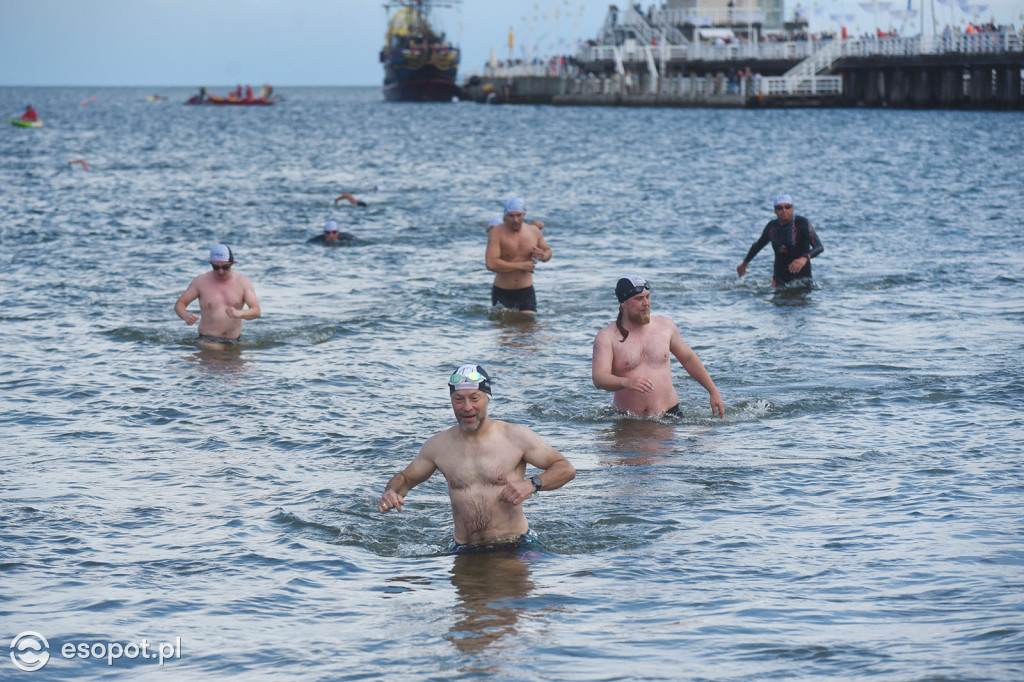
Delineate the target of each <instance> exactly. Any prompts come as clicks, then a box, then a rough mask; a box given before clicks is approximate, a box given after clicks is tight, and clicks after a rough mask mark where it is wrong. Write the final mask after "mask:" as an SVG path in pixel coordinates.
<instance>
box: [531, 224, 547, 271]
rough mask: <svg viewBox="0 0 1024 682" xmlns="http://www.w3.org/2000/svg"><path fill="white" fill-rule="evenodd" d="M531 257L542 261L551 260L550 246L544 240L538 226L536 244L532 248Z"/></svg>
mask: <svg viewBox="0 0 1024 682" xmlns="http://www.w3.org/2000/svg"><path fill="white" fill-rule="evenodd" d="M533 257H534V258H536V259H537V260H539V261H541V262H543V263H547V262H548V261H549V260H551V247H550V246H548V243H547V242H546V241H544V235H542V234H540V228H537V246H535V247H534V248H533Z"/></svg>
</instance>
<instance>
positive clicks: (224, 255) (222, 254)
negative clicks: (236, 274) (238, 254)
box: [209, 244, 235, 263]
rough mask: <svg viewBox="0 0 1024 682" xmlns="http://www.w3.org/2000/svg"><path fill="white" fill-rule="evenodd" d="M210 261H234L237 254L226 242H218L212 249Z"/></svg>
mask: <svg viewBox="0 0 1024 682" xmlns="http://www.w3.org/2000/svg"><path fill="white" fill-rule="evenodd" d="M209 261H210V262H211V263H234V262H235V254H233V253H231V249H229V248H228V247H227V246H225V245H224V244H217V245H216V246H214V247H213V248H212V249H210V258H209Z"/></svg>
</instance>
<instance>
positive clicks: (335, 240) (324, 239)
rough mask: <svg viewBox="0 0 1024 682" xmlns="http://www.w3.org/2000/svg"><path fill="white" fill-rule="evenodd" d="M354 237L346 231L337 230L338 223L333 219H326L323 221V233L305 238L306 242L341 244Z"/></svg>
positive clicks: (327, 244)
mask: <svg viewBox="0 0 1024 682" xmlns="http://www.w3.org/2000/svg"><path fill="white" fill-rule="evenodd" d="M353 239H355V237H353V236H352V235H350V234H349V233H348V232H339V231H338V223H336V222H334V221H333V220H328V221H327V222H326V223H324V232H323V234H318V235H317V236H315V237H310V238H309V239H307V240H306V243H307V244H323V245H324V246H341V245H342V244H350V243H351V242H352V240H353Z"/></svg>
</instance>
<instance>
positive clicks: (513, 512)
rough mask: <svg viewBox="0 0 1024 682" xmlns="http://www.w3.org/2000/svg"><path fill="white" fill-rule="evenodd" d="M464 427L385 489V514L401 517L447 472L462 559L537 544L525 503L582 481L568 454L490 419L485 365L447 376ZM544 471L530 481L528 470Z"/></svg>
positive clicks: (436, 440)
mask: <svg viewBox="0 0 1024 682" xmlns="http://www.w3.org/2000/svg"><path fill="white" fill-rule="evenodd" d="M448 393H449V395H450V399H451V405H452V410H454V412H455V419H456V420H457V421H458V425H457V426H452V427H450V428H449V429H447V430H445V431H442V432H441V433H438V434H436V435H434V436H432V437H431V438H430V439H428V440H427V442H426V443H424V444H423V447H422V448H420V452H419V454H418V455H417V456H416V458H415V459H414V460H413V461H412V463H411V464H409V466H407V467H406V468H405V469H404V470H403V471H402V472H401V473H398V474H396V475H395V476H394V477H393V478H392V479H391V480H390V481H388V484H387V486H386V487H385V488H384V494H383V495H381V498H380V501H379V502H378V503H377V510H378V511H379V512H381V513H382V514H385V513H387V512H388V511H390V510H392V509H397V510H398V511H402V505H404V504H405V497H406V495H407V494H408V493H409V491H410V490H412V489H413V488H414V487H415V486H417V485H419V484H420V483H423V482H424V481H426V480H427V479H428V478H430V476H431V475H432V474H433V473H434V472H435V471H437V470H440V471H441V473H442V474H443V475H444V477H445V480H446V481H447V482H448V496H449V498H450V501H451V508H452V520H453V521H454V524H455V529H454V544H453V545H452V546H451V547H450V548H449V549H450V550H451V551H453V552H455V553H462V552H472V551H479V550H480V549H482V548H488V549H489V548H491V547H494V548H500V547H507V546H509V545H514V546H518V545H522V544H527V543H529V542H530V539H531V536H529V535H528V534H527V533H528V531H529V530H530V524H529V523H528V522H527V520H526V515H525V514H524V513H523V501H524V500H526V499H527V498H528V497H530V496H531V495H533V494H534V493H537V492H540V491H542V490H543V491H547V490H554V489H556V488H561V487H562V486H563V485H565V484H566V483H568V482H569V481H571V480H572V479H573V478H575V476H576V470H575V469H574V468H573V466H572V464H570V463H569V460H567V459H566V458H565V457H564V456H563V455H562V453H560V452H559V451H558V450H555V449H554V448H553V447H551V446H550V445H548V444H547V443H545V442H544V441H543V440H541V438H540V436H538V435H537V434H536V433H534V432H533V431H531V430H530V429H528V428H527V427H525V426H520V425H517V424H510V423H508V422H503V421H498V420H496V419H491V418H489V417H488V415H487V408H488V406H489V405H490V402H491V379H490V377H489V376H488V374H487V372H486V371H484V369H483V368H482V367H480V366H479V365H462V366H461V367H459V368H458V369H457V370H455V372H454V373H453V374H452V375H451V376H450V377H449V378H448ZM527 464H529V465H531V466H534V467H536V468H538V469H541V470H542V472H541V473H540V474H538V475H535V476H532V477H530V478H526V465H527Z"/></svg>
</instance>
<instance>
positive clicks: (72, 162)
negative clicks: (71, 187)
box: [68, 159, 89, 170]
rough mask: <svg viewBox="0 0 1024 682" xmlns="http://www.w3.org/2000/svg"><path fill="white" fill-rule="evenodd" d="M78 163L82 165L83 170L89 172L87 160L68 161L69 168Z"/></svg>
mask: <svg viewBox="0 0 1024 682" xmlns="http://www.w3.org/2000/svg"><path fill="white" fill-rule="evenodd" d="M76 163H79V164H81V165H82V168H84V169H85V170H89V164H88V163H86V161H85V159H72V160H71V161H68V165H69V166H73V165H75V164H76Z"/></svg>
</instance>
